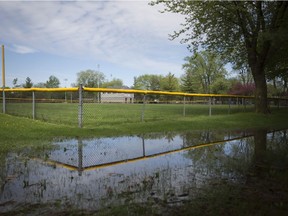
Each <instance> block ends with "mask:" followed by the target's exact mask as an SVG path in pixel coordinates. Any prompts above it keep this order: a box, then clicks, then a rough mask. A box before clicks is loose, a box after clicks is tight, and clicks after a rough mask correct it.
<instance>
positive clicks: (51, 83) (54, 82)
mask: <svg viewBox="0 0 288 216" xmlns="http://www.w3.org/2000/svg"><path fill="white" fill-rule="evenodd" d="M59 85H60V81H59V79H58V78H57V77H55V76H53V75H51V76H50V77H49V79H48V80H47V81H46V83H45V87H46V88H59Z"/></svg>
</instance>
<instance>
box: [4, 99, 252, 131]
mask: <svg viewBox="0 0 288 216" xmlns="http://www.w3.org/2000/svg"><path fill="white" fill-rule="evenodd" d="M35 110H36V111H35V113H36V119H38V120H41V121H45V122H51V123H57V124H65V125H73V126H77V125H78V104H77V103H73V104H71V103H37V104H36V108H35ZM211 111H212V115H213V116H214V115H226V114H229V113H230V114H235V113H239V112H251V111H253V107H252V106H246V107H244V106H240V105H239V106H238V105H233V106H231V108H229V107H228V105H213V106H212V107H211ZM184 112H185V116H186V117H195V116H207V115H209V106H208V105H199V104H194V105H191V104H186V105H185V108H184V105H183V104H145V105H143V104H97V103H85V104H84V105H83V126H84V127H88V128H94V127H98V126H99V125H107V124H121V123H139V122H141V121H142V120H143V121H146V122H149V121H160V120H161V121H162V120H174V119H178V118H182V117H183V115H184ZM6 113H8V114H11V115H17V116H24V117H28V118H32V104H31V103H7V107H6Z"/></svg>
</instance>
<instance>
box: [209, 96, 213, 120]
mask: <svg viewBox="0 0 288 216" xmlns="http://www.w3.org/2000/svg"><path fill="white" fill-rule="evenodd" d="M211 115H212V99H211V97H209V116H211Z"/></svg>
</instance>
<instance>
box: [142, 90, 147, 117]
mask: <svg viewBox="0 0 288 216" xmlns="http://www.w3.org/2000/svg"><path fill="white" fill-rule="evenodd" d="M145 104H146V94H144V97H143V106H142V112H141V121H142V122H143V121H144V114H145Z"/></svg>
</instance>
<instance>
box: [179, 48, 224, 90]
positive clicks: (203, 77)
mask: <svg viewBox="0 0 288 216" xmlns="http://www.w3.org/2000/svg"><path fill="white" fill-rule="evenodd" d="M185 61H186V63H185V64H184V65H183V69H184V70H185V74H184V76H182V84H183V87H184V89H185V88H186V89H188V85H189V84H191V85H192V89H194V90H196V91H197V92H200V93H213V91H212V86H213V84H216V81H218V84H220V82H219V81H220V80H223V79H224V78H225V75H226V74H227V71H226V70H225V68H224V62H223V61H222V60H221V59H220V58H219V56H217V55H215V54H214V53H211V52H207V51H202V52H199V53H196V54H195V55H193V56H191V57H186V58H185Z"/></svg>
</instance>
